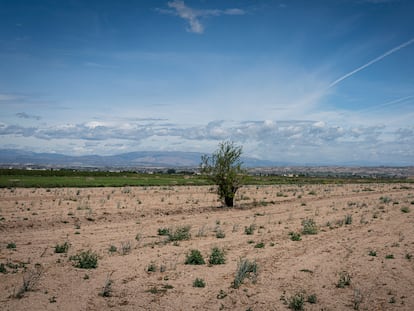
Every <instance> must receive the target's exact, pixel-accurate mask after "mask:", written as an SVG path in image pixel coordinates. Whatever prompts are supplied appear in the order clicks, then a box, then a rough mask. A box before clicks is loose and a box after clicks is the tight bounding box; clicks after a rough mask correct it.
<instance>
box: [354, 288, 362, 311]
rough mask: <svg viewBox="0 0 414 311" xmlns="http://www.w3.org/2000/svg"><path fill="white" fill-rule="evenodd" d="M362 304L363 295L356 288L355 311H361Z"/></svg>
mask: <svg viewBox="0 0 414 311" xmlns="http://www.w3.org/2000/svg"><path fill="white" fill-rule="evenodd" d="M361 302H362V293H361V291H360V290H359V289H358V288H356V289H354V300H353V307H354V310H359V306H360V305H361Z"/></svg>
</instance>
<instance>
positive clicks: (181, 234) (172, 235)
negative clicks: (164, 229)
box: [167, 226, 191, 242]
mask: <svg viewBox="0 0 414 311" xmlns="http://www.w3.org/2000/svg"><path fill="white" fill-rule="evenodd" d="M190 229H191V227H190V226H183V227H178V228H177V229H175V231H174V232H172V230H168V234H167V235H168V240H169V241H172V242H174V241H183V240H189V239H191V234H190Z"/></svg>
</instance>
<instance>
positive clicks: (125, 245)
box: [120, 241, 131, 255]
mask: <svg viewBox="0 0 414 311" xmlns="http://www.w3.org/2000/svg"><path fill="white" fill-rule="evenodd" d="M130 252H131V242H130V241H125V242H121V249H120V253H121V255H128V254H129V253H130Z"/></svg>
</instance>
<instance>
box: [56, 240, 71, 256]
mask: <svg viewBox="0 0 414 311" xmlns="http://www.w3.org/2000/svg"><path fill="white" fill-rule="evenodd" d="M68 249H69V243H68V242H65V243H63V244H56V246H55V253H58V254H60V253H67V252H68Z"/></svg>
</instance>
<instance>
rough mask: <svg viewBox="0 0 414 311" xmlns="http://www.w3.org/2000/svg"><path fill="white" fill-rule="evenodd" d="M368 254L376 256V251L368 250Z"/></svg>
mask: <svg viewBox="0 0 414 311" xmlns="http://www.w3.org/2000/svg"><path fill="white" fill-rule="evenodd" d="M368 255H370V256H373V257H375V256H377V252H376V251H373V250H370V251H369V253H368Z"/></svg>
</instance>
